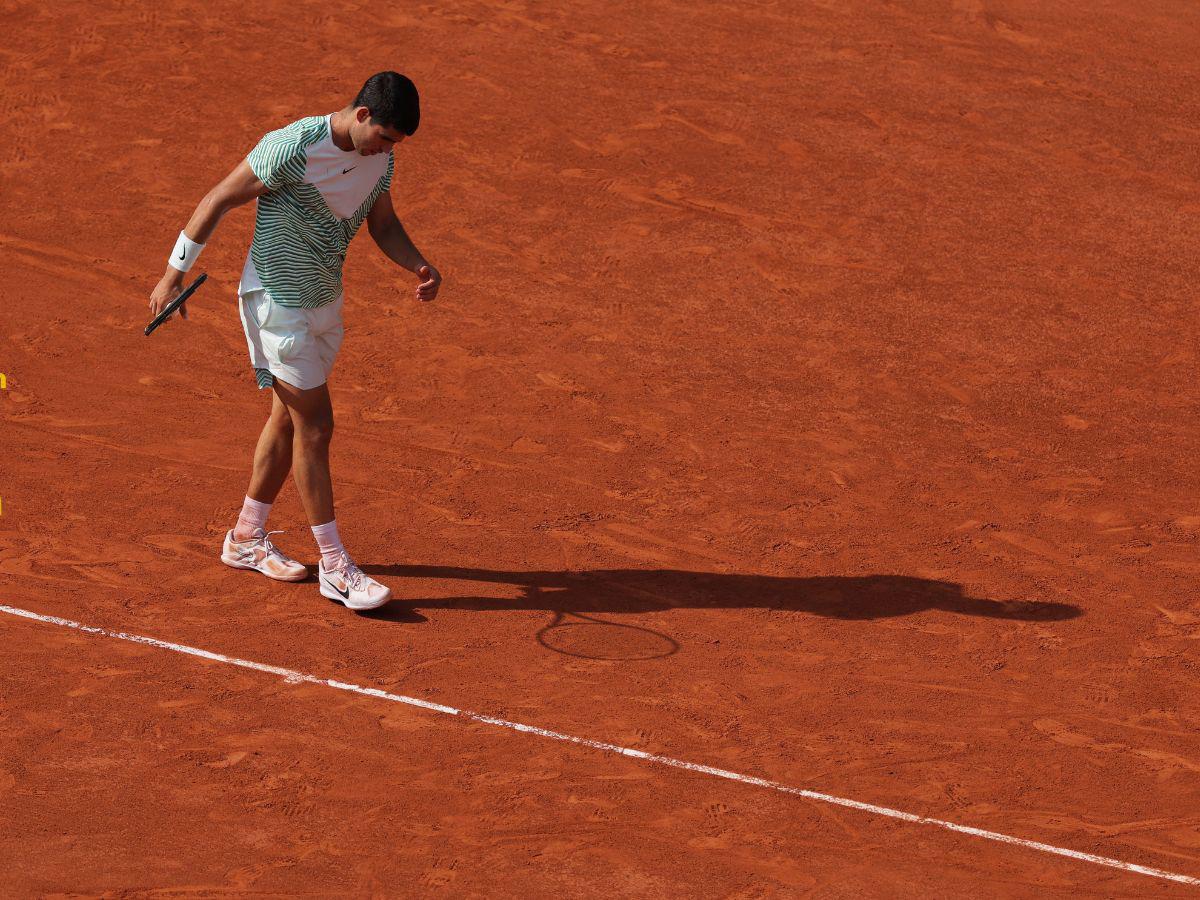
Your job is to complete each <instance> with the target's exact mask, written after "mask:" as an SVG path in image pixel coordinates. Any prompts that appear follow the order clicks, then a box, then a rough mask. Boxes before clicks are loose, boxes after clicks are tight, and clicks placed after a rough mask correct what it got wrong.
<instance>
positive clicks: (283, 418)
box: [270, 407, 295, 438]
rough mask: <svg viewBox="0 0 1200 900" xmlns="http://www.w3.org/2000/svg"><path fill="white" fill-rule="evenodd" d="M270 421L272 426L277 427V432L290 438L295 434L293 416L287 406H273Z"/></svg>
mask: <svg viewBox="0 0 1200 900" xmlns="http://www.w3.org/2000/svg"><path fill="white" fill-rule="evenodd" d="M270 421H271V427H272V428H273V429H275V431H276V433H278V434H281V435H283V436H284V437H288V438H290V437H292V436H293V435H294V434H295V426H293V425H292V417H291V415H290V414H289V413H288V411H287V408H286V407H283V408H278V409H276V408H273V409H272V410H271V420H270Z"/></svg>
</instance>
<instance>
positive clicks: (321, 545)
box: [312, 519, 346, 569]
mask: <svg viewBox="0 0 1200 900" xmlns="http://www.w3.org/2000/svg"><path fill="white" fill-rule="evenodd" d="M312 533H313V537H314V538H316V539H317V548H318V549H319V550H320V551H321V560H322V562H324V563H325V568H326V569H331V568H333V566H335V565H336V564H337V562H338V557H340V556H341V555H342V554H343V553H345V552H346V548H345V547H343V546H342V539H341V538H339V537H338V530H337V520H336V519H335V520H333V521H330V522H326V523H325V524H324V525H313V526H312Z"/></svg>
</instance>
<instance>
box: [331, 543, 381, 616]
mask: <svg viewBox="0 0 1200 900" xmlns="http://www.w3.org/2000/svg"><path fill="white" fill-rule="evenodd" d="M317 581H318V582H320V585H321V596H322V597H328V598H329V599H330V600H336V601H337V602H338V603H341V604H343V605H344V606H346V607H348V608H349V609H359V610H361V609H377V608H378V607H380V606H383V604H385V603H387V602H388V601H389V600H391V599H392V592H391V590H390V589H389V588H386V587H384V586H383V585H382V584H380V583H379V582H378V581H376V580H375V579H374V578H372V577H371V576H370V575H367V574H366V573H365V572H363V570H362V569H360V568H359V567H358V566H356V565H355V564H354V563H352V562H351V561H350V557H349V556H348V555H347V554H346V553H345V552H342V553H341V554H340V555H339V556H338V561H337V564H336V565H335V566H334V567H333V568H331V569H327V568H325V560H324V559H322V560H321V561H320V562H319V563H318V564H317Z"/></svg>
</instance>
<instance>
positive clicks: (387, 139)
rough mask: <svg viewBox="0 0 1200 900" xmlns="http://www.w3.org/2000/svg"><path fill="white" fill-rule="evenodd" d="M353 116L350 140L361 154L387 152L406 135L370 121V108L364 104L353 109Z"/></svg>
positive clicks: (372, 154)
mask: <svg viewBox="0 0 1200 900" xmlns="http://www.w3.org/2000/svg"><path fill="white" fill-rule="evenodd" d="M354 118H355V122H354V124H353V125H351V126H350V140H351V141H353V142H354V149H355V150H357V151H358V152H359V153H361V154H362V155H363V156H374V155H375V154H376V153H387V152H388V151H389V150H391V149H392V147H394V146H395V145H396V144H399V143H401V142H403V140H404V139H405V138H406V137H407V135H406V134H405V133H404V132H403V131H398V130H396V129H395V128H392V127H385V126H383V125H377V124H376V123H375V122H372V121H371V113H370V110H368V109H367V108H366V107H365V106H360V107H359V108H358V109H356V110H355V111H354Z"/></svg>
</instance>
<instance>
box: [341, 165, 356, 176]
mask: <svg viewBox="0 0 1200 900" xmlns="http://www.w3.org/2000/svg"><path fill="white" fill-rule="evenodd" d="M357 168H358V166H351V167H350V168H348V169H342V174H343V175H345V174H346V173H347V172H353V171H354V170H355V169H357Z"/></svg>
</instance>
